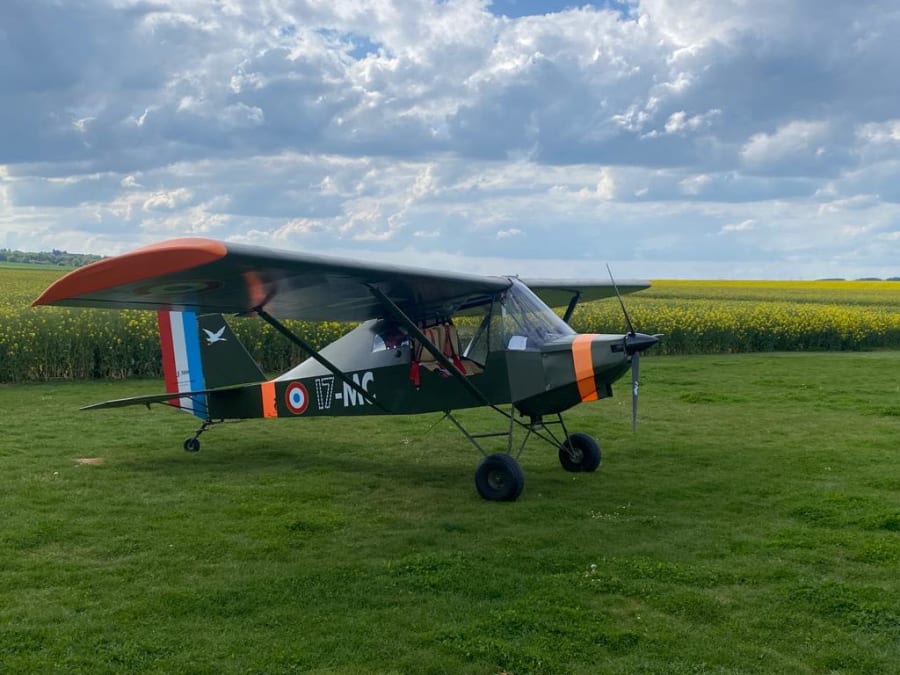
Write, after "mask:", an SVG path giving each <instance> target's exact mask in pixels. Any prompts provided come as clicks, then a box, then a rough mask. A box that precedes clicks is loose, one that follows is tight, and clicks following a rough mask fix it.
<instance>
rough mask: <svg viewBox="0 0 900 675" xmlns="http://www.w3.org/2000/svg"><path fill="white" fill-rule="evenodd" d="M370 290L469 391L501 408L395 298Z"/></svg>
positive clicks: (482, 400)
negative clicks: (428, 335) (436, 343)
mask: <svg viewBox="0 0 900 675" xmlns="http://www.w3.org/2000/svg"><path fill="white" fill-rule="evenodd" d="M369 290H370V291H371V292H372V295H374V296H375V297H376V298H377V299H378V301H379V302H380V303H381V304H382V305H383V306H384V308H385V309H386V310H387V311H388V312H389V313H390V314H391V316H393V317H394V318H395V319H396V320H397V321H399V322H400V323H401V324H403V327H404V328H406V330H407V331H409V334H410V335H412V336H413V337H414V338H415V339H416V340H418V342H419V344H421V345H422V346H423V347H424V348H425V349H426V350H427V351H428V353H429V354H431V355H432V356H433V357H434V358H435V360H437V362H438V363H440V364H441V365H442V366H443V367H444V368H445V369H446V370H447V372H448V373H450V374H451V375H453V377H455V378H456V379H457V380H459V381H460V382H461V383H462V385H463V386H464V387H465V388H466V389H467V390H468V391H469V393H470V394H472V396H474V397H475V398H476V399H478V400H479V401H481V403H482V404H483V405H486V406H490V407H491V408H494V409H495V410H499V408H497V406H495V405H494V404H493V403H491V401H489V400H488V397H487V396H485V395H484V394H482V393H481V390H480V389H479V388H478V387H476V386H475V385H474V384H472V383H471V382H469V378H467V377H466V376H465V375H463V374H462V373H461V372H459V369H458V368H457V367H456V366H455V365H453V361H451V360H450V359H448V358H447V357H446V356H444V354H443V353H442V352H441V350H440V349H438V348H437V347H435V346H434V344H433V343H432V342H431V340H429V339H428V338H427V337H425V334H424V333H423V332H422V331H421V330H419V327H418V326H417V325H416V324H415V323H414V322H413V321H412V320H411V319H410V318H409V317H408V316H406V314H405V313H404V312H403V310H402V309H400V308H399V307H397V305H396V304H395V303H394V301H393V300H391V299H390V298H389V297H388V296H387V295H385V294H384V292H383V291H382V290H381V289H380V288H376V287H375V286H372V285H371V284H369ZM500 412H501V413H503V414H504V415H507V413H506V412H504V411H502V410H500Z"/></svg>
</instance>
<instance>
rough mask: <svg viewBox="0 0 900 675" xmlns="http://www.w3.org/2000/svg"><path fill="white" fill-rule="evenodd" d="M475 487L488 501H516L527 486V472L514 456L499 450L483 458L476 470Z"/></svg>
mask: <svg viewBox="0 0 900 675" xmlns="http://www.w3.org/2000/svg"><path fill="white" fill-rule="evenodd" d="M475 487H476V488H477V489H478V494H480V495H481V496H482V497H483V498H484V499H487V500H488V501H492V502H514V501H515V500H516V499H518V497H519V495H520V494H522V488H524V487H525V474H523V473H522V467H520V466H519V463H518V462H517V461H516V460H515V458H514V457H512V456H511V455H507V454H506V453H502V452H498V453H496V454H494V455H488V456H487V457H485V458H484V459H483V460H481V464H479V465H478V469H476V470H475Z"/></svg>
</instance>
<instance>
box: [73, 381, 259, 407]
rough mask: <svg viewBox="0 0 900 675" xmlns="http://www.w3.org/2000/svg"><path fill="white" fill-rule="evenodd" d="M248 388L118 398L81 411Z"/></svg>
mask: <svg viewBox="0 0 900 675" xmlns="http://www.w3.org/2000/svg"><path fill="white" fill-rule="evenodd" d="M247 386H252V385H250V384H238V385H234V386H231V387H219V388H218V389H203V390H201V391H184V392H179V393H178V394H175V395H173V394H172V393H171V392H168V393H165V394H148V395H146V396H131V397H129V398H117V399H114V400H112V401H103V402H102V403H92V404H91V405H86V406H84V407H83V408H80V410H100V409H103V408H124V407H125V406H128V405H140V404H144V405H148V406H149V405H150V404H151V403H167V402H168V401H172V400H176V401H177V400H178V399H180V398H187V397H190V396H205V395H206V394H215V393H217V392H222V391H234V390H235V389H242V388H244V387H247Z"/></svg>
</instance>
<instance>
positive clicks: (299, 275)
mask: <svg viewBox="0 0 900 675" xmlns="http://www.w3.org/2000/svg"><path fill="white" fill-rule="evenodd" d="M509 285H510V282H509V280H508V279H506V278H504V277H488V276H477V275H468V274H443V273H437V272H432V271H430V270H420V269H415V268H411V267H401V266H393V265H383V264H374V263H362V262H359V261H351V260H341V259H337V258H326V257H322V256H316V255H310V254H306V253H296V252H287V251H275V250H271V249H265V248H259V247H253V246H245V245H238V244H226V243H222V242H218V241H213V240H209V239H176V240H172V241H167V242H163V243H161V244H155V245H152V246H148V247H145V248H142V249H138V250H136V251H133V252H131V253H126V254H124V255H121V256H116V257H113V258H106V259H104V260H101V261H99V262H96V263H93V264H91V265H88V266H86V267H83V268H79V269H77V270H75V271H73V272H71V273H69V274H67V275H66V276H64V277H63V278H61V279H60V280H59V281H57V282H56V283H55V284H53V285H52V286H50V287H49V288H48V289H47V290H46V291H45V292H44V293H43V294H42V295H41V296H40V297H39V298H38V299H37V300H35V302H34V304H35V305H70V306H79V307H100V308H112V309H157V310H158V309H165V310H176V311H195V312H197V313H212V312H216V313H224V314H240V313H246V312H252V311H253V310H255V309H256V308H258V307H263V308H265V309H266V311H267V312H269V313H271V314H273V315H276V316H279V317H281V318H284V319H301V320H308V321H364V320H367V319H372V318H377V317H378V316H381V315H382V314H383V310H382V307H381V305H380V303H379V301H378V300H377V299H376V298H375V296H374V295H373V294H372V292H371V288H372V287H377V288H378V289H379V290H381V291H382V292H384V293H385V294H386V295H387V296H388V297H390V298H391V299H392V300H393V301H394V302H395V303H396V304H397V305H398V306H399V307H400V308H401V309H403V310H404V311H405V312H407V313H408V314H409V315H410V316H411V317H412V318H415V319H422V318H427V317H430V316H449V315H450V314H452V313H453V312H454V311H456V310H458V309H460V308H465V307H467V306H473V305H477V304H480V303H483V302H486V301H487V300H488V299H489V298H490V297H491V295H493V294H494V293H496V292H498V291H501V290H503V289H505V288H507V287H508V286H509Z"/></svg>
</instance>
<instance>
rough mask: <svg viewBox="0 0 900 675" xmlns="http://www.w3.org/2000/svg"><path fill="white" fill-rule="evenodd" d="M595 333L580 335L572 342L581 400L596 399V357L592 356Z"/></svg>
mask: <svg viewBox="0 0 900 675" xmlns="http://www.w3.org/2000/svg"><path fill="white" fill-rule="evenodd" d="M593 342H594V336H593V335H579V336H578V337H576V338H575V341H574V342H573V343H572V360H573V361H574V362H575V380H576V381H577V382H578V393H579V394H581V400H582V401H583V402H586V401H596V400H597V399H598V398H599V397H598V395H597V381H596V380H595V379H594V359H593V358H592V357H591V344H592V343H593Z"/></svg>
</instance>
